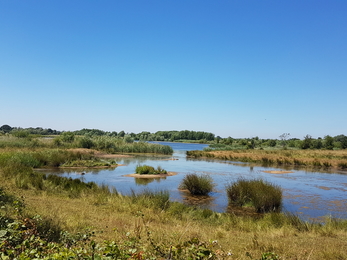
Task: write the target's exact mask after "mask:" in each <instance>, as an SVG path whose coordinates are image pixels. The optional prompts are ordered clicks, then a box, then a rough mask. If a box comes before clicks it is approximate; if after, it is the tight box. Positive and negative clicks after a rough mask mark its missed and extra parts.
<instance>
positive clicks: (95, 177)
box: [50, 142, 347, 220]
mask: <svg viewBox="0 0 347 260" xmlns="http://www.w3.org/2000/svg"><path fill="white" fill-rule="evenodd" d="M158 143H160V144H165V145H170V146H171V147H172V148H173V149H174V154H173V155H172V156H134V157H126V158H117V160H116V161H117V163H118V164H123V165H124V166H118V167H117V168H112V169H87V170H86V169H83V170H76V169H73V170H72V169H69V170H67V169H64V170H63V171H57V172H56V171H55V172H52V171H51V172H50V173H54V174H59V175H62V176H65V177H71V178H82V179H83V180H84V181H86V182H89V181H93V182H96V183H98V184H106V185H108V186H113V187H115V188H116V189H117V191H118V192H120V193H121V194H123V195H127V194H130V193H131V190H134V191H135V192H140V191H142V190H144V189H150V190H168V191H169V192H170V199H171V200H172V201H180V202H184V203H187V204H196V205H199V206H201V207H205V208H209V209H211V210H213V211H217V212H225V211H226V210H227V208H228V199H227V195H226V192H225V186H226V185H227V184H229V183H230V182H233V181H236V180H237V179H239V178H241V177H242V178H246V179H253V178H263V179H264V180H266V181H269V182H271V183H273V184H277V185H279V186H280V187H281V188H282V189H283V195H284V198H283V211H288V212H291V213H294V214H297V215H299V216H301V218H302V219H305V220H309V219H317V218H318V219H319V218H322V217H324V216H332V217H336V218H344V219H347V174H342V173H334V172H310V171H306V170H300V169H291V171H292V173H287V174H271V173H265V172H264V171H271V170H280V169H279V168H273V167H262V166H256V165H252V164H248V163H240V162H232V161H222V160H211V159H190V158H186V151H187V150H202V149H203V148H204V147H207V145H204V144H185V143H167V142H158ZM143 164H146V165H151V166H153V167H157V166H161V167H162V168H163V169H165V170H167V171H170V172H176V173H177V175H175V176H168V177H165V178H154V179H139V178H133V177H126V176H125V175H127V174H132V173H135V168H136V166H137V165H143ZM286 170H288V168H286ZM82 171H83V172H84V173H85V174H84V175H83V176H81V172H82ZM188 173H196V174H209V175H210V176H211V177H212V178H213V180H214V183H215V185H216V186H215V190H214V192H212V193H210V196H209V197H208V198H205V199H198V198H196V197H195V198H194V197H191V196H190V195H189V194H187V193H185V192H183V191H180V190H179V189H178V186H179V184H180V182H181V181H182V179H183V178H184V176H185V175H186V174H188Z"/></svg>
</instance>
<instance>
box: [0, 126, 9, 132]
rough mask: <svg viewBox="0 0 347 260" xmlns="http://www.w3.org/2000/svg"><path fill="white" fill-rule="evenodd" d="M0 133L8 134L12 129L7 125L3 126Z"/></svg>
mask: <svg viewBox="0 0 347 260" xmlns="http://www.w3.org/2000/svg"><path fill="white" fill-rule="evenodd" d="M0 131H3V132H4V133H9V132H11V131H12V127H10V126H9V125H3V126H1V127H0Z"/></svg>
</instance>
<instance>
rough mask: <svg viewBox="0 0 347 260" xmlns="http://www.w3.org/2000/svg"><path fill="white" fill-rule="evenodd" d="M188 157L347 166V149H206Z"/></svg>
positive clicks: (295, 164) (272, 163)
mask: <svg viewBox="0 0 347 260" xmlns="http://www.w3.org/2000/svg"><path fill="white" fill-rule="evenodd" d="M187 157H192V158H199V157H206V158H214V159H222V160H230V161H241V162H254V163H261V164H263V165H266V166H267V165H280V166H283V165H291V166H301V167H313V168H331V167H334V168H339V169H346V168H347V150H336V151H328V150H256V149H254V150H245V149H242V150H241V149H240V150H230V151H223V150H220V151H219V150H218V151H217V150H211V149H210V150H206V151H187Z"/></svg>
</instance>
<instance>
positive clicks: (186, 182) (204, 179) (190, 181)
mask: <svg viewBox="0 0 347 260" xmlns="http://www.w3.org/2000/svg"><path fill="white" fill-rule="evenodd" d="M213 187H214V184H213V180H212V178H211V176H209V175H207V174H203V175H197V174H195V173H191V174H187V175H186V176H185V177H184V178H183V180H182V182H181V184H180V186H179V188H180V189H187V190H189V192H190V193H191V194H192V195H208V194H209V193H210V192H211V191H212V190H213Z"/></svg>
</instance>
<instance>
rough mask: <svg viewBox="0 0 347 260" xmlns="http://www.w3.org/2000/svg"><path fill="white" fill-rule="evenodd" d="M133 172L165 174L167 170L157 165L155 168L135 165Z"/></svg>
mask: <svg viewBox="0 0 347 260" xmlns="http://www.w3.org/2000/svg"><path fill="white" fill-rule="evenodd" d="M135 172H136V173H137V174H167V171H166V170H164V169H163V168H161V167H160V166H158V167H157V168H156V169H155V168H154V167H152V166H149V165H138V166H136V170H135Z"/></svg>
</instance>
